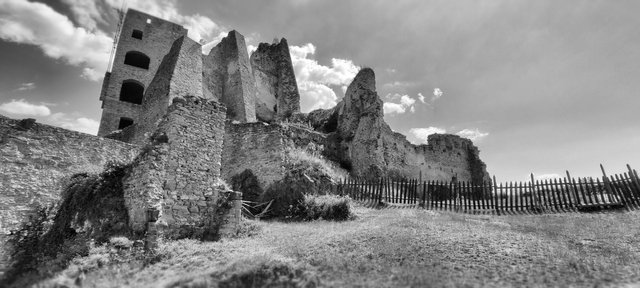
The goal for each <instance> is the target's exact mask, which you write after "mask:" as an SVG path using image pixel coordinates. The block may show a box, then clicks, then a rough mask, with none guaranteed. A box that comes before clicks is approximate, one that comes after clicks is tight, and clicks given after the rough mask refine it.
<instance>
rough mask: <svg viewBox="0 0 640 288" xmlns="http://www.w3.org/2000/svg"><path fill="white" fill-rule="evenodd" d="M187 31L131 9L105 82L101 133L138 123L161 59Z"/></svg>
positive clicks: (101, 95) (100, 134) (101, 134)
mask: <svg viewBox="0 0 640 288" xmlns="http://www.w3.org/2000/svg"><path fill="white" fill-rule="evenodd" d="M186 35H187V29H185V28H184V27H182V26H180V25H178V24H175V23H171V22H169V21H165V20H162V19H160V18H157V17H154V16H151V15H149V14H146V13H143V12H140V11H137V10H134V9H129V10H128V11H127V14H126V15H125V18H124V22H123V24H122V28H121V30H120V36H119V39H118V46H117V48H116V51H115V56H114V59H113V68H112V69H111V71H110V72H107V73H106V74H105V77H104V82H103V83H102V91H101V93H100V100H101V101H102V118H101V120H100V128H99V130H98V136H104V135H106V134H109V133H110V132H112V131H115V130H118V129H123V128H125V127H127V126H130V125H132V124H133V123H137V122H138V120H139V116H140V114H141V112H142V111H141V110H142V106H141V104H142V99H143V96H144V94H145V92H146V89H147V87H149V84H150V83H151V80H152V79H153V77H154V75H155V74H156V72H157V70H158V67H159V66H160V62H161V61H162V59H163V57H164V56H165V55H166V54H167V53H168V52H169V50H170V49H171V46H172V45H173V43H174V42H175V41H176V40H177V39H178V38H180V37H182V36H186Z"/></svg>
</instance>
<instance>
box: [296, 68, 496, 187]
mask: <svg viewBox="0 0 640 288" xmlns="http://www.w3.org/2000/svg"><path fill="white" fill-rule="evenodd" d="M301 118H304V120H305V121H306V122H308V123H310V124H311V125H312V127H314V129H316V130H318V131H322V132H325V133H329V135H328V136H327V139H328V140H327V143H326V148H325V156H327V157H328V158H329V159H331V160H333V161H335V162H338V163H340V164H341V165H342V166H343V167H345V168H347V169H350V170H351V172H352V173H353V174H354V175H356V176H363V177H373V178H376V177H380V176H392V177H409V178H419V177H420V176H422V178H423V179H429V180H431V179H433V180H447V181H448V180H451V178H452V177H454V176H456V177H457V179H459V180H462V181H473V182H482V181H483V180H486V181H489V175H488V173H487V172H486V166H485V164H484V163H483V162H482V161H481V160H480V158H479V155H478V153H479V152H478V149H477V148H476V147H475V146H474V145H473V143H472V142H471V140H468V139H464V138H461V137H459V136H456V135H431V136H430V137H429V144H428V145H413V144H411V143H410V142H409V141H407V139H406V137H405V136H404V135H402V134H400V133H396V132H393V131H392V130H391V128H390V127H389V125H388V124H387V123H386V122H385V121H384V113H383V102H382V100H380V97H378V94H377V92H376V87H375V73H374V72H373V70H372V69H370V68H365V69H362V70H361V71H360V72H359V73H358V74H357V75H356V77H355V78H354V80H353V82H352V83H351V84H350V85H349V87H348V89H347V92H346V94H345V97H344V99H343V100H342V101H341V102H340V103H338V105H337V106H336V107H334V108H333V109H327V110H316V111H313V112H311V113H309V114H308V115H306V117H301Z"/></svg>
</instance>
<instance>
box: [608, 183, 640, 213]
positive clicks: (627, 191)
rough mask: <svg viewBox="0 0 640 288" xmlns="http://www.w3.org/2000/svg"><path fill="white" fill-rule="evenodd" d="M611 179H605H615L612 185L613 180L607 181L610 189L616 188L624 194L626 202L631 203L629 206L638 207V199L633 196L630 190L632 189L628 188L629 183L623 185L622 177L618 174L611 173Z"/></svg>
mask: <svg viewBox="0 0 640 288" xmlns="http://www.w3.org/2000/svg"><path fill="white" fill-rule="evenodd" d="M611 177H612V179H607V180H617V182H619V183H617V184H616V185H613V184H612V183H611V182H613V181H609V184H610V186H611V187H612V189H618V190H619V191H620V192H621V193H620V194H623V195H624V196H625V198H626V199H627V202H629V203H630V204H631V205H630V206H631V208H634V209H637V208H638V206H639V205H638V199H637V198H636V197H634V195H633V194H634V193H633V192H632V189H630V188H631V187H630V186H629V185H625V184H624V183H623V181H622V177H620V175H613V176H611Z"/></svg>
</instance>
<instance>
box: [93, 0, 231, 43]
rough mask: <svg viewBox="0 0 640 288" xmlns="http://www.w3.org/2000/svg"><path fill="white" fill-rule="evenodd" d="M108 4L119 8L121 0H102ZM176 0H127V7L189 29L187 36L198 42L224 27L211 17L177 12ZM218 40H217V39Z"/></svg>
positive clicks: (210, 38) (217, 32)
mask: <svg viewBox="0 0 640 288" xmlns="http://www.w3.org/2000/svg"><path fill="white" fill-rule="evenodd" d="M104 1H105V2H106V3H107V4H108V5H109V6H111V7H114V8H120V5H122V0H104ZM177 3H178V1H176V0H127V3H126V4H127V7H128V8H133V9H136V10H140V11H143V12H145V13H148V14H151V15H153V16H156V17H158V18H162V19H165V20H168V21H171V22H174V23H177V24H180V25H182V26H184V27H185V28H187V29H189V34H188V36H189V38H191V39H193V40H195V41H197V42H200V40H203V39H204V40H205V42H209V41H211V40H214V38H216V37H217V36H219V34H220V32H222V31H225V30H226V28H224V27H221V26H219V25H218V24H216V23H215V22H213V20H211V18H209V17H206V16H202V15H200V14H193V15H182V14H180V13H179V12H178V7H177ZM217 42H219V40H218V41H217ZM217 42H216V43H217Z"/></svg>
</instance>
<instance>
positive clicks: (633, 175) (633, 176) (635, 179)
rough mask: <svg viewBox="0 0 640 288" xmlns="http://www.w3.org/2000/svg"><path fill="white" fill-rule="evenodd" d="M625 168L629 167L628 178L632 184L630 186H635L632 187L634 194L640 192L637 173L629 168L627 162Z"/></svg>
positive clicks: (639, 181)
mask: <svg viewBox="0 0 640 288" xmlns="http://www.w3.org/2000/svg"><path fill="white" fill-rule="evenodd" d="M627 169H629V180H631V182H632V184H633V185H632V187H633V188H635V189H633V190H634V192H635V194H640V178H638V173H637V172H636V171H635V170H633V169H631V166H629V164H627Z"/></svg>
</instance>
